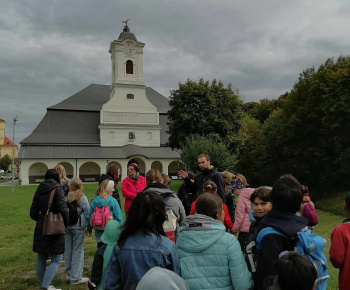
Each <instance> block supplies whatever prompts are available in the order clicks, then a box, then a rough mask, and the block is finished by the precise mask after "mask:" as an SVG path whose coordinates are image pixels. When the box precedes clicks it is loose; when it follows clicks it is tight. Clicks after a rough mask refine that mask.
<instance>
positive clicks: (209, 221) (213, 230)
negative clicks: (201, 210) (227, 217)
mask: <svg viewBox="0 0 350 290" xmlns="http://www.w3.org/2000/svg"><path fill="white" fill-rule="evenodd" d="M224 234H225V226H224V225H223V223H221V222H220V221H217V220H214V219H213V218H211V217H208V216H206V215H202V214H195V215H190V216H188V217H186V219H185V220H184V221H183V223H182V225H181V227H180V232H179V235H178V238H177V241H176V245H177V247H179V248H180V249H182V250H184V251H186V252H191V253H197V252H202V251H204V250H206V249H207V248H209V247H210V246H211V245H213V244H214V243H215V242H216V241H217V240H218V239H220V238H221V237H222V236H223V235H224Z"/></svg>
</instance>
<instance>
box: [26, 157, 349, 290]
mask: <svg viewBox="0 0 350 290" xmlns="http://www.w3.org/2000/svg"><path fill="white" fill-rule="evenodd" d="M203 158H204V159H205V160H204V159H203ZM202 160H204V161H203V162H202V163H201V162H200V161H202ZM198 161H199V166H200V168H201V171H200V173H199V174H198V175H202V176H198V175H197V176H196V177H194V174H193V173H187V172H186V173H185V172H183V171H182V172H179V175H180V176H183V178H184V182H183V184H182V185H181V186H180V188H179V193H178V195H177V194H176V193H174V192H173V191H172V190H171V189H170V188H169V186H170V183H171V179H170V178H169V176H167V175H165V174H161V173H160V172H159V171H158V170H156V169H151V170H149V171H148V172H147V173H146V176H145V178H144V177H143V176H141V175H140V174H139V165H138V163H137V161H136V160H131V161H130V162H129V163H128V173H129V175H128V177H127V178H125V179H124V181H123V184H122V187H121V188H122V194H123V196H124V198H125V213H126V220H125V222H124V221H123V216H122V212H121V209H120V203H119V200H117V198H118V199H119V194H115V192H116V185H117V183H118V180H119V175H120V169H119V167H118V165H116V164H114V165H113V166H111V165H109V166H108V168H107V173H106V174H104V175H102V176H101V181H100V183H99V187H98V189H97V191H96V194H95V197H94V198H93V200H92V202H91V205H89V202H88V200H87V198H86V196H85V195H84V194H83V192H82V190H83V188H82V183H81V181H80V179H79V178H74V179H72V180H70V181H69V183H68V188H69V190H68V192H69V193H67V194H66V191H67V190H65V186H66V184H67V178H66V176H65V172H64V168H63V170H62V168H60V167H59V166H56V168H58V169H59V170H60V172H61V174H58V172H57V171H55V170H51V171H50V170H49V171H48V172H47V176H46V178H45V181H44V182H43V183H42V184H40V185H39V187H38V190H37V192H36V194H35V196H34V199H33V203H32V206H31V217H32V219H34V220H35V221H36V222H37V226H36V230H35V235H34V246H33V250H34V251H35V252H37V253H38V262H37V272H38V277H39V280H40V286H41V289H56V288H55V287H53V286H51V285H50V283H51V281H52V279H53V277H54V276H55V274H56V272H57V269H58V267H59V265H60V263H61V261H62V259H63V255H62V254H63V251H64V260H65V270H66V273H67V275H68V277H69V282H70V284H71V285H76V284H84V283H87V285H88V288H89V289H90V290H91V289H259V290H260V289H272V290H274V289H275V290H277V289H281V290H289V289H300V290H302V289H305V290H311V289H317V290H318V289H320V290H321V289H322V290H323V289H326V288H327V280H328V277H329V276H328V269H327V262H326V259H325V257H324V253H323V249H324V245H325V240H324V239H323V238H322V237H320V236H318V235H315V234H314V233H313V232H312V231H313V227H314V226H315V225H316V224H317V223H318V219H317V214H316V212H315V209H314V204H313V203H312V201H311V199H310V194H309V190H308V188H307V187H306V186H303V185H300V183H299V182H298V181H297V180H296V179H295V178H294V177H293V176H292V175H288V174H287V175H284V176H281V177H280V178H278V179H277V180H276V181H275V183H274V184H273V186H272V187H268V186H261V187H259V188H256V189H254V188H251V187H249V184H248V182H247V180H246V178H245V177H244V176H243V175H241V174H238V175H237V176H236V175H234V174H232V173H230V172H227V171H225V172H223V173H222V174H219V175H218V173H217V172H216V171H215V170H214V169H213V168H212V166H210V159H209V157H208V156H207V155H206V154H202V155H200V156H199V158H198ZM62 172H63V174H62ZM211 177H212V178H211ZM214 180H215V181H216V182H215V181H214ZM217 183H219V184H220V187H219V188H218V185H217ZM200 186H201V190H199V187H200ZM218 189H220V190H224V191H225V194H222V192H221V193H219V192H218ZM54 190H56V200H55V199H54V200H53V204H55V205H54V208H55V209H54V210H55V212H60V213H61V214H62V217H63V219H64V222H65V225H66V228H67V231H66V234H65V236H64V244H65V245H64V247H63V249H64V250H62V238H61V237H59V236H57V237H52V236H51V237H47V236H43V235H42V234H41V232H40V231H42V222H43V215H42V213H45V212H46V211H47V205H46V203H47V201H48V199H49V195H50V193H52V191H54ZM117 193H118V192H117ZM235 196H237V204H236V199H235ZM62 198H65V200H66V202H65V203H64V204H63V203H62ZM45 205H46V207H45ZM344 209H345V211H346V212H347V214H348V216H349V217H350V194H348V195H347V196H346V199H345V203H344ZM67 212H69V214H67ZM85 229H86V233H87V235H88V236H91V235H92V231H93V230H94V232H95V237H96V243H97V250H96V253H95V256H94V261H93V265H92V269H91V277H90V279H89V278H87V277H82V273H83V266H84V246H83V242H84V230H85ZM237 233H238V237H237V238H236V237H235V236H236V235H237ZM349 242H350V219H347V220H345V221H344V223H343V224H342V225H340V226H338V227H337V228H336V229H334V231H333V233H332V236H331V247H330V252H329V255H330V261H331V262H332V264H333V265H334V266H335V267H336V268H339V269H340V272H339V289H341V290H342V289H349V286H348V283H349V282H350V279H349V278H348V275H347V273H348V270H349V269H350V257H349V255H350V253H349V250H348V249H347V247H348V245H349ZM50 243H51V244H55V245H56V246H55V247H54V248H52V245H50ZM305 244H307V245H306V246H304V245H305ZM310 245H311V246H312V247H313V252H312V254H311V253H310ZM40 247H41V248H40ZM48 257H51V261H52V262H51V265H52V266H51V265H49V266H48V267H46V269H45V266H44V264H43V261H44V260H46V259H47V258H48Z"/></svg>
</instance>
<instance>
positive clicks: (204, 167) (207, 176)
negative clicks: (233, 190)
mask: <svg viewBox="0 0 350 290" xmlns="http://www.w3.org/2000/svg"><path fill="white" fill-rule="evenodd" d="M198 166H199V168H200V170H201V172H199V173H198V174H197V176H196V177H195V178H194V182H191V179H190V178H189V177H188V173H187V172H185V171H183V170H180V171H179V172H178V174H179V176H180V177H181V178H183V179H184V181H185V183H186V185H187V186H188V188H190V190H191V192H195V193H196V194H197V196H198V195H199V194H200V193H202V192H203V184H204V183H205V182H206V181H213V182H215V184H216V186H217V187H218V194H219V196H220V197H221V199H222V200H223V202H225V185H224V180H223V179H222V175H221V174H220V173H219V172H217V171H216V170H215V168H214V167H213V166H211V165H210V158H209V156H208V155H207V154H201V155H199V156H198Z"/></svg>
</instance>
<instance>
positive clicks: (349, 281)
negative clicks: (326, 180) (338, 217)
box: [329, 193, 350, 290]
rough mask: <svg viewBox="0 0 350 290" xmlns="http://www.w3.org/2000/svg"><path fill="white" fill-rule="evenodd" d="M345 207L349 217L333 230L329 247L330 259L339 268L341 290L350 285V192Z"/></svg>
mask: <svg viewBox="0 0 350 290" xmlns="http://www.w3.org/2000/svg"><path fill="white" fill-rule="evenodd" d="M344 209H345V212H346V214H347V216H348V218H347V219H346V220H344V222H343V223H342V224H341V225H339V226H337V227H336V228H335V229H334V230H333V232H332V235H331V241H332V242H331V247H330V249H329V260H330V261H331V262H332V264H333V266H334V267H335V268H339V282H338V284H339V290H345V289H349V285H350V275H349V273H350V193H348V194H347V195H346V197H345V202H344Z"/></svg>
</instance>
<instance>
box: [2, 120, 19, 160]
mask: <svg viewBox="0 0 350 290" xmlns="http://www.w3.org/2000/svg"><path fill="white" fill-rule="evenodd" d="M5 126H6V122H5V121H4V120H3V119H0V158H2V157H4V156H5V155H6V154H7V155H8V156H10V158H11V159H12V154H13V143H12V141H11V140H10V139H9V138H7V137H6V136H5ZM17 156H18V147H17V145H15V158H17Z"/></svg>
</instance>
